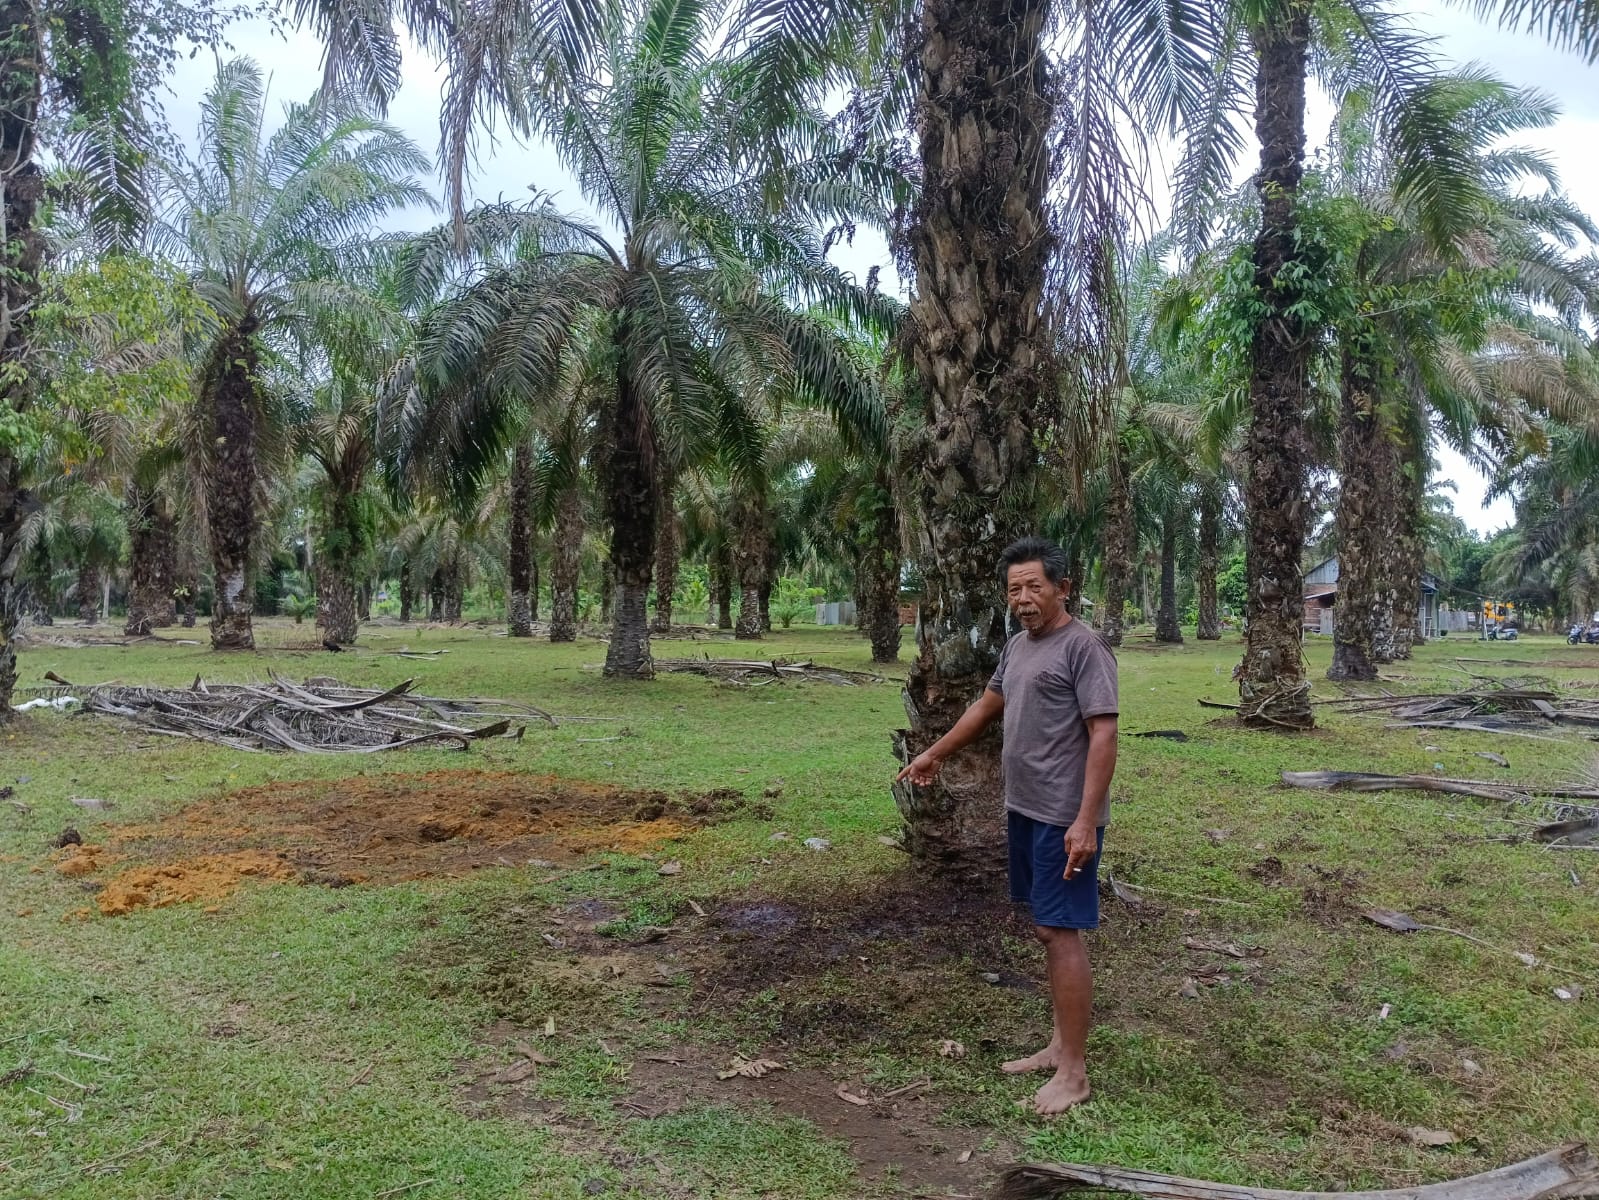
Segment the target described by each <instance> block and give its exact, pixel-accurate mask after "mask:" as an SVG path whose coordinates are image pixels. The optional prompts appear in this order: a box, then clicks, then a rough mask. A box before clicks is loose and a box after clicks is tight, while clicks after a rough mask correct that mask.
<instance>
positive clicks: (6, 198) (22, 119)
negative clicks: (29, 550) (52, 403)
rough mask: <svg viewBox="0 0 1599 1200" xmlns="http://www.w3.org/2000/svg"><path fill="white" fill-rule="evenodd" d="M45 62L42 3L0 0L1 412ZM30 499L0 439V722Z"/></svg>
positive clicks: (33, 239)
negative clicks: (40, 13) (40, 6)
mask: <svg viewBox="0 0 1599 1200" xmlns="http://www.w3.org/2000/svg"><path fill="white" fill-rule="evenodd" d="M43 64H44V47H43V45H42V44H41V27H40V22H39V9H38V8H37V7H36V6H35V5H34V4H32V3H30V2H29V0H0V221H3V224H0V413H4V415H6V416H9V415H10V413H19V412H23V411H25V410H26V409H27V408H28V407H29V406H30V404H31V402H32V395H33V387H34V385H33V381H32V380H31V379H30V378H29V377H28V376H27V374H25V373H24V369H25V367H26V359H27V349H28V332H29V326H30V325H31V318H30V315H29V314H30V310H31V308H32V305H33V301H34V298H35V297H36V296H37V295H38V292H39V267H40V264H41V263H42V262H43V258H44V238H43V237H42V236H41V235H40V233H39V230H38V229H37V228H36V227H35V219H36V217H37V215H38V210H39V200H40V198H41V197H42V196H43V194H44V175H43V173H42V172H41V171H40V169H39V164H38V162H37V161H36V159H35V152H36V150H37V143H36V141H35V134H36V130H37V122H38V115H39V103H40V88H41V82H42V68H43ZM5 410H10V411H9V413H7V412H5ZM33 507H34V500H33V498H32V496H30V495H29V493H28V492H27V491H26V490H25V489H24V488H23V487H22V469H21V464H20V463H18V462H17V460H16V458H15V457H13V455H12V454H11V453H10V450H9V448H8V445H7V443H5V442H3V441H0V725H4V724H5V723H6V722H8V721H9V720H11V717H12V708H11V694H12V692H13V690H14V689H15V688H16V684H17V650H16V632H17V626H18V625H19V624H20V623H21V621H22V614H23V606H24V599H23V587H22V572H23V566H24V561H23V559H24V555H23V553H22V540H21V539H22V526H23V523H24V522H25V521H26V519H27V516H28V514H29V513H30V512H31V511H32V509H33Z"/></svg>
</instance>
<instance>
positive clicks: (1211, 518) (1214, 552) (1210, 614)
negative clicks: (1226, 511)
mask: <svg viewBox="0 0 1599 1200" xmlns="http://www.w3.org/2000/svg"><path fill="white" fill-rule="evenodd" d="M1220 542H1221V483H1220V481H1218V480H1215V479H1207V480H1205V481H1204V483H1202V484H1201V485H1200V491H1199V563H1198V566H1197V569H1196V570H1195V573H1194V574H1195V578H1194V588H1195V591H1197V592H1198V593H1199V627H1198V628H1197V629H1196V630H1195V631H1194V637H1195V638H1196V639H1197V640H1199V641H1201V642H1215V641H1219V640H1220V639H1221V606H1220V605H1219V604H1218V603H1217V597H1216V572H1217V570H1218V569H1219V566H1220V558H1221V556H1220V553H1219V544H1220Z"/></svg>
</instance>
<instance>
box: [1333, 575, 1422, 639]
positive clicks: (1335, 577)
mask: <svg viewBox="0 0 1599 1200" xmlns="http://www.w3.org/2000/svg"><path fill="white" fill-rule="evenodd" d="M1337 599H1338V559H1337V558H1336V557H1334V558H1326V559H1323V560H1322V561H1321V562H1319V563H1317V564H1316V565H1315V566H1314V567H1312V568H1311V569H1310V570H1308V571H1306V572H1305V632H1306V633H1324V634H1327V635H1329V636H1331V634H1332V631H1333V605H1334V603H1335V602H1336V601H1337ZM1416 625H1417V627H1418V628H1419V629H1420V630H1421V636H1422V637H1424V638H1433V637H1437V636H1438V580H1437V579H1436V578H1434V577H1433V576H1431V575H1428V574H1426V573H1423V574H1422V577H1421V603H1420V604H1419V605H1418V606H1417V608H1416Z"/></svg>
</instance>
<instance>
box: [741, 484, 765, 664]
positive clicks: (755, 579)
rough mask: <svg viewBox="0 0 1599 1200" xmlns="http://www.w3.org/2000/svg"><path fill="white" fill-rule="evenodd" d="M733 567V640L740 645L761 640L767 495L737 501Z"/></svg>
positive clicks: (750, 496)
mask: <svg viewBox="0 0 1599 1200" xmlns="http://www.w3.org/2000/svg"><path fill="white" fill-rule="evenodd" d="M734 533H735V535H736V537H737V539H738V541H737V543H736V544H735V546H734V548H733V565H734V569H735V570H736V571H737V572H738V589H739V600H738V624H737V625H736V626H734V629H733V636H734V637H736V638H738V639H739V640H740V641H760V639H761V633H762V629H761V584H762V582H763V581H764V579H765V576H766V495H765V492H764V491H762V492H758V493H756V494H753V495H749V496H744V497H742V498H741V499H740V500H739V501H738V505H737V517H736V522H735V525H734Z"/></svg>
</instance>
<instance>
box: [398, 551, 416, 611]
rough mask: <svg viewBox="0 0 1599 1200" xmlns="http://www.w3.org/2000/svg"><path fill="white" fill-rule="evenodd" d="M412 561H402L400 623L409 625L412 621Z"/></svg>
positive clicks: (405, 559)
mask: <svg viewBox="0 0 1599 1200" xmlns="http://www.w3.org/2000/svg"><path fill="white" fill-rule="evenodd" d="M413 586H414V585H413V584H412V582H411V560H410V559H408V558H404V559H401V560H400V622H401V624H407V623H409V622H410V620H411V596H412V593H411V589H412V587H413Z"/></svg>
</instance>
